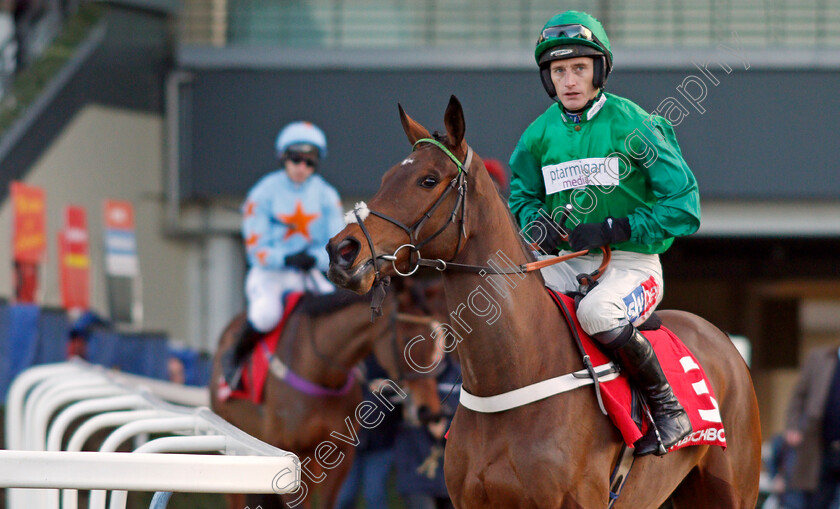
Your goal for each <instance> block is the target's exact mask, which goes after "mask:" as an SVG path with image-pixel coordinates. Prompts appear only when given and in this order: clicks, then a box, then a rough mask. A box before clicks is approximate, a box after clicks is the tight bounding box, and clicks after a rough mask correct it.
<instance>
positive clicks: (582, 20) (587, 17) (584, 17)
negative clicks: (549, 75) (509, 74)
mask: <svg viewBox="0 0 840 509" xmlns="http://www.w3.org/2000/svg"><path fill="white" fill-rule="evenodd" d="M559 25H583V26H585V27H586V28H588V29H589V30H591V31H592V34H593V35H594V36H595V37H597V38H598V40H599V41H601V43H602V44H603V45H604V47H603V48H602V47H601V46H599V45H598V44H597V43H595V42H590V41H587V40H585V39H579V38H573V37H554V38H551V39H547V40H545V41H542V42H541V43H539V44H537V47H536V49H535V50H534V58H535V59H536V61H537V65H539V63H540V56H541V55H542V54H543V53H544V52H545V51H546V50H548V49H549V48H553V47H555V46H560V45H569V44H581V45H585V46H591V47H593V48H595V49H597V50H599V51H602V52H603V51H606V52H607V53H609V55H607V57H608V58H609V60H610V61H612V50H611V49H610V40H609V38H608V37H607V32H606V31H605V30H604V27H603V26H602V25H601V22H600V21H598V20H597V19H595V17H594V16H592V15H591V14H588V13H585V12H579V11H566V12H563V13H560V14H557V15H555V16H554V17H552V18H551V19H550V20H548V22H547V23H546V24H545V26H543V28H542V30H540V34H542V31H543V30H545V29H546V28H549V27H554V26H559Z"/></svg>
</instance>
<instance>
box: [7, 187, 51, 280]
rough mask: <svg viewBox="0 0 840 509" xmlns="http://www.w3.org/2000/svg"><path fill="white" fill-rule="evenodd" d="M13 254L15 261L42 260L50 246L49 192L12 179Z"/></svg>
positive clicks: (36, 261)
mask: <svg viewBox="0 0 840 509" xmlns="http://www.w3.org/2000/svg"><path fill="white" fill-rule="evenodd" d="M12 208H13V211H14V234H13V239H12V246H13V256H14V260H15V261H16V262H22V263H26V264H36V265H37V264H39V263H41V260H42V259H43V256H44V251H45V250H46V247H47V234H46V209H47V202H46V195H45V194H44V190H43V189H41V188H40V187H33V186H28V185H26V184H23V183H21V182H12Z"/></svg>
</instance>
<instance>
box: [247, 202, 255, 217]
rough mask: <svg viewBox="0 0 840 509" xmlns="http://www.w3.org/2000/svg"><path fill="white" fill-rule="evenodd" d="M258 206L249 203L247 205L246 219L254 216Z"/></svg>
mask: <svg viewBox="0 0 840 509" xmlns="http://www.w3.org/2000/svg"><path fill="white" fill-rule="evenodd" d="M256 207H257V204H256V203H254V202H252V201H249V202H248V203H246V204H245V217H250V216H253V215H254V209H256Z"/></svg>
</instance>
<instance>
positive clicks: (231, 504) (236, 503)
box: [225, 493, 245, 509]
mask: <svg viewBox="0 0 840 509" xmlns="http://www.w3.org/2000/svg"><path fill="white" fill-rule="evenodd" d="M225 501H226V502H227V507H228V509H242V508H243V507H245V495H244V494H242V493H236V494H233V493H230V494H227V495H225Z"/></svg>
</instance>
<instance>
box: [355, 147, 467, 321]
mask: <svg viewBox="0 0 840 509" xmlns="http://www.w3.org/2000/svg"><path fill="white" fill-rule="evenodd" d="M420 143H430V144H432V145H434V146H436V147H437V148H439V149H440V150H442V151H443V153H444V154H446V155H447V156H448V157H449V159H451V160H452V162H453V163H455V166H456V167H457V168H458V174H457V175H455V177H454V178H453V179H452V180H451V181H450V182H449V184H448V185H447V186H446V190H444V192H443V193H441V195H440V196H438V198H437V200H435V202H434V203H432V205H431V206H430V207H429V208H428V209H427V210H426V212H424V213H423V215H421V216H420V218H419V219H417V221H415V222H414V224H412V225H411V226H406V225H405V224H404V223H403V222H402V221H400V220H398V219H395V218H393V217H390V216H388V215H386V214H383V213H381V212H377V211H375V210H370V213H371V214H372V215H374V216H376V217H378V218H380V219H383V220H385V221H387V222H389V223H391V224H393V225H394V226H396V227H398V228H400V229H401V230H403V231H404V232H405V233H406V234H407V235H408V243H407V244H403V245H401V246H400V247H398V248H397V249H396V251H394V253H393V254H391V255H378V256H377V254H376V250H375V249H374V247H373V239H372V238H371V236H370V232H368V229H367V228H366V227H365V224H364V221H363V220H362V218H361V217H360V216H359V211H358V209H355V210H353V214H354V215H355V216H356V221H357V223H358V225H359V227H360V228H361V230H362V233H364V235H365V239H366V240H367V243H368V248H369V249H370V254H371V259H372V260H373V270H374V283H373V298H372V299H371V304H370V307H371V321H373V320H375V319H376V318H377V317H378V316H381V315H382V310H381V305H382V300H383V299H384V298H385V287H387V286H388V285H389V284H390V281H389V279H388V278H387V277H386V278H383V277H381V275H380V273H379V260H380V259H382V260H388V261H390V262H391V264H392V265H393V266H394V271H396V273H397V274H399V275H401V276H411V275H413V274H414V273H415V272H417V269H419V268H420V261H421V260H422V258H421V257H420V248H421V247H423V246H425V245H426V244H428V243H429V242H431V241H432V240H433V239H435V238H436V237H437V236H438V235H440V234H441V233H443V232H444V231H445V230H446V229H447V228H448V227H449V225H450V224H453V223H455V221H456V216H457V221H458V226H459V230H460V232H459V234H458V244H457V245H456V246H455V252H454V253H453V254H452V258H450V260H452V259H453V258H455V256H457V255H458V252H459V251H460V250H461V239H462V238H465V237H466V231H465V230H464V214H465V210H466V203H467V179H466V176H467V175H468V170H467V168H469V167H470V165H471V164H472V158H473V149H472V147H470V146H469V145H468V146H467V155H466V158H465V159H464V162H463V163H462V162H461V161H460V160H459V159H458V158H457V157H455V154H453V153H452V152H451V151H450V150H449V149H448V148H446V146H445V145H444V144H443V143H441V142H439V141H437V140H435V139H433V138H421V139H419V140H417V141H415V142H414V145H413V146H412V148H413V149H414V150H416V149H417V145H419V144H420ZM452 192H456V193H457V194H458V197H457V199H456V200H455V204H454V205H453V206H452V211H451V212H450V213H449V220H448V221H446V222H445V223H444V224H443V225H442V226H441V227H440V228H438V230H437V231H436V232H434V233H433V234H432V235H430V236H429V237H427V238H425V239H424V240H422V241H421V242H419V243H418V242H417V232H418V231H419V230H420V228H422V227H423V225H424V224H425V223H426V221H428V220H429V219H430V218H431V217H432V214H434V212H435V210H437V208H438V207H440V206H441V204H443V202H444V200H445V199H446V198H447V197H448V196H449V195H450V194H451V193H452ZM404 247H407V248H408V249H409V250H410V254H409V263H410V262H411V258H412V257H413V256H414V253H417V263H416V264H415V266H414V268H413V269H412V270H411V271H409V272H406V273H403V272H400V271H399V269H397V266H396V260H397V253H399V252H400V250H401V249H402V248H404ZM441 261H443V260H441ZM443 263H444V264H445V263H446V262H443ZM438 270H443V269H438Z"/></svg>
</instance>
